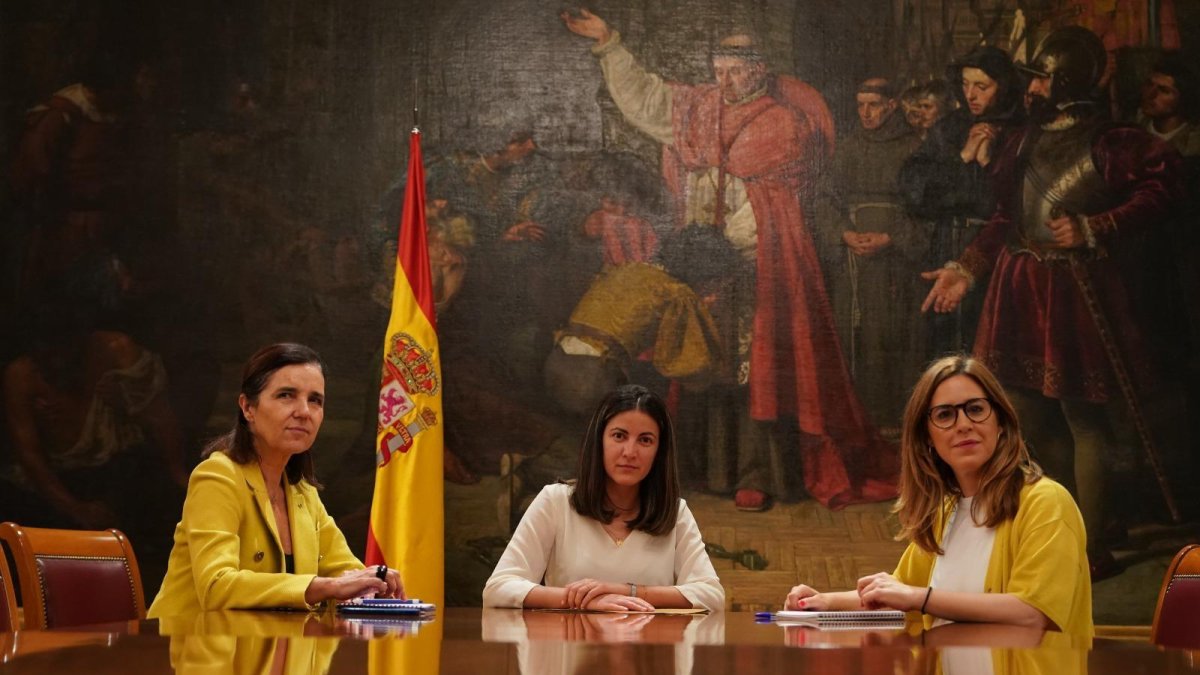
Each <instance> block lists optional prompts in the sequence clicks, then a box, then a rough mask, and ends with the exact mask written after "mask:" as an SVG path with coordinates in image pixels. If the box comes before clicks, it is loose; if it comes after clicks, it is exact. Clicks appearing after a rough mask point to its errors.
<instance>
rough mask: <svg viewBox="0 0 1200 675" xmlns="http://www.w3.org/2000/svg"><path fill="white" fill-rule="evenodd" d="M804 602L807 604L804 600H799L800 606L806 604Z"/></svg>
mask: <svg viewBox="0 0 1200 675" xmlns="http://www.w3.org/2000/svg"><path fill="white" fill-rule="evenodd" d="M806 604H808V603H806V602H804V601H803V600H801V601H800V606H801V607H803V606H804V605H806Z"/></svg>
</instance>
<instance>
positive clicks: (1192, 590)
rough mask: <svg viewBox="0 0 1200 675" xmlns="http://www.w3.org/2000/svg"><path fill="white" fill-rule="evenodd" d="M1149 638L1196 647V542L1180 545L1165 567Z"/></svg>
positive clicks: (1199, 585)
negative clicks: (1173, 557) (1168, 564)
mask: <svg viewBox="0 0 1200 675" xmlns="http://www.w3.org/2000/svg"><path fill="white" fill-rule="evenodd" d="M1150 641H1151V642H1153V643H1154V644H1157V645H1163V646H1165V647H1182V648H1185V649H1200V544H1191V545H1189V546H1185V547H1183V549H1182V550H1180V551H1179V553H1176V554H1175V559H1174V560H1172V561H1171V565H1170V566H1169V567H1167V573H1166V575H1165V576H1164V577H1163V584H1162V589H1160V590H1159V592H1158V606H1156V607H1155V608H1154V625H1153V626H1151V628H1150Z"/></svg>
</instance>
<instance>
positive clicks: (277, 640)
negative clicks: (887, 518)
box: [0, 608, 1200, 675]
mask: <svg viewBox="0 0 1200 675" xmlns="http://www.w3.org/2000/svg"><path fill="white" fill-rule="evenodd" d="M0 663H3V665H0V673H4V674H5V675H7V673H10V672H11V673H47V674H49V673H53V674H55V675H58V674H59V673H86V674H88V675H104V674H106V673H134V674H137V673H171V672H175V673H179V674H180V675H183V674H185V673H236V674H238V675H240V674H242V673H264V674H266V673H271V674H275V673H287V674H302V673H303V674H308V673H312V674H314V675H319V674H321V673H373V674H374V673H420V674H429V675H432V674H434V673H439V672H441V673H512V674H513V675H518V674H519V675H542V674H551V673H573V674H577V675H585V674H590V673H622V674H625V673H630V674H634V673H647V674H649V673H678V674H681V675H687V674H688V673H694V674H697V675H700V674H703V673H822V674H831V675H840V674H847V675H849V674H855V673H866V674H879V675H935V674H936V673H945V674H946V675H993V674H994V675H1001V674H1003V675H1008V674H1020V675H1076V674H1079V675H1083V674H1088V673H1090V674H1091V675H1109V674H1112V675H1116V674H1120V675H1126V674H1134V673H1146V674H1150V673H1154V674H1163V675H1171V674H1174V673H1197V672H1200V652H1187V651H1181V650H1171V649H1161V648H1157V647H1154V646H1152V645H1149V644H1147V643H1145V642H1142V641H1137V640H1117V639H1105V638H1097V639H1095V640H1092V641H1091V642H1090V644H1080V643H1078V642H1073V641H1071V640H1069V639H1067V638H1066V636H1063V635H1061V634H1057V633H1045V634H1043V633H1042V632H1041V631H1032V630H1025V629H1019V628H1013V627H1006V626H988V625H969V624H957V625H947V626H942V627H939V628H935V629H933V630H929V631H923V630H920V629H919V628H918V627H916V626H909V627H907V628H905V629H890V630H837V631H820V630H816V629H809V628H794V627H788V628H783V627H779V626H775V625H771V624H765V625H764V624H757V623H755V619H754V616H753V615H752V614H745V613H739V612H732V613H719V614H712V615H691V616H679V615H674V616H672V615H656V616H650V615H615V614H560V613H548V612H530V611H525V612H522V611H520V610H492V609H489V610H480V609H472V608H449V609H447V610H444V611H443V612H441V613H439V615H438V616H437V617H436V618H435V619H434V620H432V621H429V622H422V623H414V622H403V621H396V622H387V621H376V620H350V619H342V618H340V617H338V616H336V615H335V614H333V613H325V614H309V615H305V614H302V613H290V612H246V611H231V612H211V613H206V614H204V615H201V616H198V617H195V618H194V619H193V620H190V621H179V622H172V621H163V622H157V621H141V622H130V623H127V624H107V625H100V626H88V627H84V628H76V629H70V630H58V631H20V632H17V633H9V634H0Z"/></svg>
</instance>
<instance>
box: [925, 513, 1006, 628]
mask: <svg viewBox="0 0 1200 675" xmlns="http://www.w3.org/2000/svg"><path fill="white" fill-rule="evenodd" d="M974 500H975V498H974V497H963V498H961V499H959V500H958V505H957V506H956V507H955V508H954V510H953V511H952V512H951V513H950V522H949V523H947V524H946V533H945V534H944V535H943V536H942V550H943V551H945V553H944V554H942V555H940V556H938V557H937V559H936V560H935V561H934V563H933V575H932V578H931V579H930V580H929V585H930V586H931V587H933V592H934V594H936V593H937V591H938V590H939V589H940V590H943V591H962V592H964V593H983V590H984V578H985V577H986V576H987V569H988V561H990V560H991V559H992V546H994V545H995V543H996V528H994V527H986V526H983V525H980V524H978V523H976V522H975V519H974V518H973V517H971V504H972V502H974ZM980 515H981V516H982V517H984V518H986V517H987V514H980ZM944 623H951V622H950V621H947V620H945V619H937V620H935V621H934V623H933V625H935V626H939V625H941V624H944Z"/></svg>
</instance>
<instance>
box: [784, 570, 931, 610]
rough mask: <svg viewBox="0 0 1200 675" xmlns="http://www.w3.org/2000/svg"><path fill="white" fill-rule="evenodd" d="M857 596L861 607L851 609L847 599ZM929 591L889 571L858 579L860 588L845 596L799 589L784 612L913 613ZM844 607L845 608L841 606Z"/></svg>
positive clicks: (786, 602) (786, 605)
mask: <svg viewBox="0 0 1200 675" xmlns="http://www.w3.org/2000/svg"><path fill="white" fill-rule="evenodd" d="M847 595H848V596H850V597H855V596H857V600H858V605H859V606H858V607H847V606H845V605H846V604H847V599H845V598H844V599H842V600H840V601H839V600H838V597H839V596H847ZM924 599H925V589H924V588H917V587H916V586H909V585H907V584H902V583H900V582H899V581H898V580H897V579H896V577H893V576H892V575H890V574H888V573H887V572H878V573H876V574H872V575H869V576H865V577H863V578H861V579H859V580H858V588H857V589H856V590H854V591H846V592H845V593H821V592H819V591H817V589H815V588H812V587H811V586H805V585H800V586H795V587H793V588H792V590H791V592H789V593H788V595H787V599H786V600H785V601H784V605H783V606H784V609H792V610H796V609H807V610H813V611H823V610H846V609H899V610H902V611H905V612H911V611H914V610H918V609H920V608H921V603H922V601H924ZM839 605H841V606H839Z"/></svg>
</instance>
